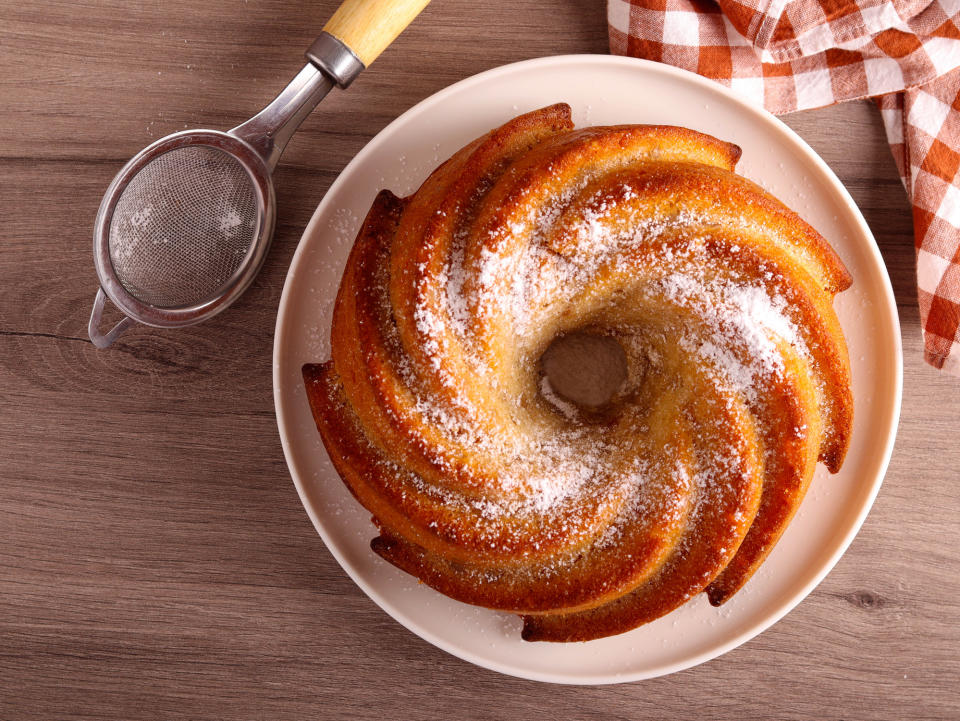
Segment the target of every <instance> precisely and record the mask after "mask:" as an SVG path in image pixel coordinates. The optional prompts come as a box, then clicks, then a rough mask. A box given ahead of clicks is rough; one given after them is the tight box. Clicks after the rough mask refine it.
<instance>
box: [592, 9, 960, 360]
mask: <svg viewBox="0 0 960 721" xmlns="http://www.w3.org/2000/svg"><path fill="white" fill-rule="evenodd" d="M607 9H608V19H609V24H610V50H611V52H613V53H616V54H619V55H632V56H634V57H641V58H646V59H649V60H657V61H660V62H665V63H669V64H671V65H676V66H678V67H681V68H684V69H686V70H691V71H693V72H695V73H699V74H700V75H704V76H706V77H708V78H712V79H713V80H716V81H718V82H721V83H723V84H724V85H726V86H728V87H730V88H731V89H733V90H734V91H735V92H737V93H738V94H740V95H741V96H743V97H745V98H746V99H747V100H749V101H751V102H754V103H757V104H759V105H762V106H764V107H766V108H767V109H768V110H770V111H771V112H773V113H789V112H792V111H795V110H806V109H809V108H817V107H822V106H825V105H832V104H834V103H840V102H843V101H845V100H853V99H856V98H866V97H873V98H874V99H875V100H876V102H877V105H878V106H879V107H880V112H881V114H882V115H883V121H884V125H885V126H886V129H887V139H888V140H889V142H890V148H891V150H892V151H893V155H894V158H895V159H896V162H897V167H898V168H899V170H900V177H901V178H902V179H903V183H904V186H905V187H906V189H907V193H908V194H909V196H910V201H911V203H912V205H913V220H914V232H915V245H916V250H917V285H918V295H919V302H920V319H921V322H922V325H923V335H924V346H925V358H926V360H927V362H928V363H930V364H931V365H933V366H935V367H937V368H942V369H943V370H945V371H949V372H951V373H955V374H960V175H958V170H960V70H958V68H960V0H934V2H930V1H929V0H789V1H788V0H717V1H716V2H714V0H608V5H607Z"/></svg>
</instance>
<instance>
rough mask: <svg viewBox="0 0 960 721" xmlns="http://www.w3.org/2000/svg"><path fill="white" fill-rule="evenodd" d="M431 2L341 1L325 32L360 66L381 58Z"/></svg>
mask: <svg viewBox="0 0 960 721" xmlns="http://www.w3.org/2000/svg"><path fill="white" fill-rule="evenodd" d="M429 2H430V0H343V4H342V5H340V7H338V8H337V10H336V12H334V13H333V16H332V17H331V18H330V20H329V22H327V24H326V25H324V26H323V29H324V31H326V32H328V33H330V34H331V35H333V36H334V37H336V38H338V39H340V40H342V41H343V42H344V44H346V46H347V47H348V48H350V49H351V50H352V51H353V54H354V55H356V56H357V57H358V58H360V60H361V61H362V62H363V64H364V65H365V66H367V67H370V64H371V63H372V62H373V61H374V60H376V59H377V58H378V57H380V53H382V52H383V51H384V50H385V49H386V47H387V46H388V45H390V43H392V42H393V41H394V39H396V37H397V36H398V35H399V34H400V33H402V32H403V30H404V28H406V27H407V25H409V24H410V23H411V22H413V19H414V18H415V17H417V15H419V14H420V13H421V12H422V11H423V8H424V7H426V5H427V3H429Z"/></svg>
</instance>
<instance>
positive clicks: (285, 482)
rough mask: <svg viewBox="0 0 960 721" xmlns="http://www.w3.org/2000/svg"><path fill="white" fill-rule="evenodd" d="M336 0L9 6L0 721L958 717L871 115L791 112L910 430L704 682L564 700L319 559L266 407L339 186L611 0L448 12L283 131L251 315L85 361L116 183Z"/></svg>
mask: <svg viewBox="0 0 960 721" xmlns="http://www.w3.org/2000/svg"><path fill="white" fill-rule="evenodd" d="M335 6H336V3H335V2H332V1H330V0H321V1H320V2H314V3H306V4H304V3H294V2H290V1H289V0H248V1H246V2H241V1H240V0H210V2H206V3H188V2H184V1H183V0H170V1H169V2H164V3H147V2H142V1H135V2H121V1H120V0H86V1H85V2H69V3H68V2H60V1H55V0H49V1H47V2H43V3H36V4H35V3H24V2H14V1H13V0H0V185H2V193H0V229H2V230H0V238H2V251H0V389H2V391H0V393H2V396H0V397H2V399H3V401H2V402H3V405H2V412H0V469H2V476H0V478H2V481H0V719H68V718H69V719H297V718H307V717H309V718H355V719H381V718H418V719H450V718H471V719H515V718H524V717H531V718H539V717H542V716H545V715H547V714H549V717H551V718H555V719H566V718H570V719H573V718H576V719H628V718H629V719H637V718H674V719H686V718H690V719H694V718H696V719H702V718H715V719H751V718H783V719H803V718H817V719H834V718H836V719H840V718H848V719H849V718H870V719H902V718H910V719H947V718H954V719H955V718H958V717H960V702H958V694H957V687H958V682H960V659H958V648H960V559H958V553H957V551H956V538H957V537H958V535H960V478H958V475H960V474H958V470H957V469H958V467H960V436H958V431H957V419H958V417H960V380H957V379H954V378H950V377H947V376H941V375H940V374H939V373H938V372H936V371H934V370H933V369H931V368H929V367H927V366H926V365H924V364H923V362H922V360H921V352H920V348H921V346H920V331H919V321H918V313H917V308H916V302H915V298H914V277H913V274H914V257H913V243H912V231H911V221H910V211H909V207H908V205H907V203H906V200H905V198H904V194H903V189H902V187H901V186H900V183H899V180H898V179H897V177H896V172H895V169H894V165H893V162H892V160H891V158H890V156H889V153H888V151H887V148H886V143H885V141H884V134H883V129H882V127H881V125H880V122H879V120H878V118H877V114H876V112H875V111H874V109H873V108H872V106H870V105H869V104H867V103H849V104H847V105H844V106H841V107H835V108H828V109H825V110H821V111H816V112H810V113H801V114H797V115H794V116H791V117H789V118H787V122H788V123H789V124H790V125H791V126H792V127H794V128H795V129H796V130H797V131H798V132H799V133H800V135H802V136H803V137H804V138H806V139H807V140H808V141H809V142H810V143H811V144H812V145H813V147H814V148H815V149H816V150H817V151H818V152H819V153H820V154H821V155H822V156H823V157H824V159H825V160H826V161H827V163H829V164H830V166H831V167H832V168H833V169H834V170H835V171H836V172H837V174H838V175H839V176H840V178H841V180H842V181H843V182H844V183H845V184H846V186H847V187H848V188H849V189H850V192H851V193H852V194H853V196H854V198H855V199H856V201H857V202H858V203H859V205H860V207H861V208H862V209H863V212H864V214H865V215H866V218H867V221H868V222H869V223H870V225H871V227H872V228H873V231H874V233H875V234H876V237H877V241H878V243H879V245H880V248H881V250H882V252H883V255H884V258H885V260H886V262H887V266H888V268H889V270H890V275H891V277H892V280H893V284H894V288H895V291H896V297H897V302H898V306H899V309H900V318H901V322H902V324H903V336H904V352H905V367H906V371H905V389H904V406H903V421H902V424H901V428H900V433H899V438H898V441H897V448H896V451H895V453H894V457H893V461H892V464H891V466H890V471H889V474H888V476H887V479H886V482H885V483H884V486H883V489H882V491H881V493H880V497H879V499H878V500H877V503H876V505H875V507H874V509H873V511H872V512H871V514H870V516H869V518H868V519H867V521H866V524H865V525H864V527H863V530H862V531H861V533H860V535H859V536H858V537H857V539H856V540H855V541H854V543H853V545H852V546H851V548H850V550H849V551H848V552H847V554H846V555H845V556H844V557H843V559H842V560H841V561H840V563H839V565H838V566H837V567H836V569H835V570H834V571H833V572H832V573H831V574H830V575H829V576H828V577H827V579H826V580H825V581H824V582H823V583H822V584H821V585H820V586H819V587H818V588H817V589H816V591H814V593H813V594H811V596H810V597H809V598H808V599H807V600H805V601H804V602H803V603H802V604H801V605H800V606H799V607H798V608H797V609H796V610H794V611H793V612H792V613H790V614H789V615H788V616H787V617H786V618H785V619H784V620H782V621H781V622H779V623H778V624H777V625H776V626H774V627H773V628H771V629H770V630H768V631H767V632H765V633H764V634H762V635H761V636H759V637H757V638H756V639H754V640H752V641H750V642H749V643H747V644H745V645H744V646H742V647H740V648H739V649H737V650H735V651H733V652H731V653H729V654H727V655H725V656H723V657H722V658H720V659H717V660H715V661H712V662H710V663H708V664H705V665H703V666H700V667H698V668H695V669H691V670H688V671H685V672H682V673H678V674H675V675H672V676H669V677H666V678H661V679H656V680H653V681H649V682H644V683H636V684H626V685H621V686H613V687H600V688H574V687H557V686H548V685H543V684H536V683H533V682H527V681H522V680H518V679H512V678H508V677H504V676H500V675H498V674H495V673H493V672H489V671H485V670H483V669H479V668H476V667H474V666H472V665H470V664H468V663H465V662H463V661H460V660H458V659H456V658H453V657H451V656H448V655H447V654H445V653H444V652H442V651H439V650H437V649H436V648H434V647H432V646H430V645H429V644H427V643H426V642H424V641H421V640H420V639H418V638H416V637H415V636H413V635H412V634H410V633H409V632H407V631H406V630H405V629H403V628H402V627H401V626H399V625H398V624H396V623H395V622H394V621H393V620H392V619H390V618H389V617H388V616H386V615H385V614H384V613H382V612H381V611H380V610H379V609H378V608H377V607H376V606H375V605H374V604H373V603H372V602H371V601H369V600H368V599H367V598H366V597H365V596H364V595H363V594H362V592H361V591H360V590H359V589H358V588H356V587H355V586H354V585H353V583H352V582H351V581H350V580H349V579H348V578H347V576H346V575H345V574H344V573H343V572H342V571H341V570H340V568H339V566H338V565H337V564H336V562H335V561H334V559H333V558H332V557H331V556H330V554H329V553H328V552H327V551H326V549H325V548H324V546H323V544H322V542H321V540H320V538H319V537H318V536H317V535H316V533H315V532H314V530H313V528H312V526H311V525H310V522H309V520H308V518H307V516H306V514H305V513H304V512H303V509H302V508H301V506H300V503H299V501H298V499H297V496H296V493H295V492H294V490H293V487H292V484H291V482H290V478H289V475H288V473H287V470H286V466H285V464H284V461H283V455H282V452H281V448H280V442H279V439H278V437H277V431H276V423H275V420H274V415H273V404H272V398H271V344H272V336H273V325H274V321H275V314H276V308H277V302H278V300H279V295H280V289H281V287H282V283H283V278H284V272H285V270H286V268H287V266H288V264H289V261H290V258H291V256H292V254H293V251H294V249H295V247H296V244H297V240H298V238H299V236H300V233H301V231H302V229H303V227H304V225H305V224H306V222H307V220H308V218H309V217H310V214H311V213H312V211H313V209H314V208H315V207H316V204H317V203H318V202H319V200H320V199H321V198H322V197H323V194H324V192H325V190H326V188H327V187H328V186H329V184H330V183H331V182H332V181H333V179H334V178H335V177H336V175H337V173H339V172H340V170H341V169H342V168H343V166H344V165H345V164H346V163H347V162H348V161H349V159H350V158H351V157H353V155H354V154H356V153H357V152H358V151H359V150H360V148H361V147H363V145H364V144H365V143H366V142H367V141H368V140H369V139H370V138H371V137H373V135H374V134H376V133H377V132H378V131H379V130H380V129H381V128H383V127H384V126H385V125H386V124H387V123H388V122H389V121H390V120H392V119H393V118H394V117H396V116H397V115H398V114H399V113H400V112H402V111H403V110H405V109H407V108H408V107H410V106H411V105H413V104H414V103H416V102H417V101H419V100H421V99H423V98H425V97H427V96H428V95H430V94H432V93H433V92H435V91H437V90H439V89H441V88H442V87H444V86H446V85H448V84H450V83H452V82H454V81H457V80H460V79H462V78H464V77H467V76H469V75H472V74H474V73H477V72H480V71H482V70H486V69H488V68H492V67H495V66H498V65H501V64H504V63H507V62H512V61H516V60H522V59H526V58H532V57H538V56H543V55H551V54H557V53H567V52H570V53H575V52H597V53H599V52H605V50H606V26H605V20H604V8H603V3H601V2H599V1H598V0H550V1H549V2H546V1H544V0H510V1H509V2H508V1H507V0H443V1H442V2H439V1H438V2H434V3H432V4H431V5H430V6H429V7H427V9H426V10H425V11H424V13H423V15H422V16H421V17H420V18H419V19H418V20H417V21H416V22H415V23H413V24H412V25H411V26H410V28H408V30H407V31H406V32H404V33H403V34H402V35H401V36H400V38H399V39H398V40H397V41H396V42H395V43H394V44H393V45H391V46H390V47H389V48H388V49H387V50H386V51H385V53H384V54H383V56H382V57H381V58H380V60H379V61H378V62H377V63H376V64H375V65H374V67H373V68H371V69H370V70H369V71H367V72H366V73H365V74H364V75H363V76H361V78H360V80H358V81H357V82H356V83H355V84H354V85H353V86H352V87H351V88H350V90H349V91H348V92H345V93H340V92H337V93H334V94H332V95H331V96H330V97H329V98H327V99H326V100H325V101H324V102H323V104H322V105H321V106H320V108H318V110H317V111H316V112H315V113H314V114H313V115H312V116H311V117H310V118H309V119H308V120H307V122H306V123H305V124H304V127H303V128H302V130H301V131H300V132H299V133H298V134H297V136H296V137H295V138H294V139H293V141H292V142H291V144H290V146H289V148H288V149H287V152H286V154H285V155H284V159H283V162H282V164H281V166H280V168H279V170H278V174H277V186H278V197H279V207H278V218H279V227H278V232H277V235H276V238H275V243H274V248H273V250H272V252H271V255H270V257H269V258H268V260H267V264H266V267H265V269H264V271H263V272H262V273H261V275H260V276H259V278H258V279H257V281H256V283H255V285H254V286H253V287H252V289H251V290H250V291H249V292H248V293H247V294H246V295H245V296H244V297H243V298H242V299H241V300H240V301H239V303H238V304H237V305H236V306H234V307H233V308H231V309H230V310H229V311H228V312H226V313H224V314H223V315H222V316H219V317H218V318H216V319H214V320H213V321H211V322H209V323H207V324H206V325H202V326H199V327H196V328H191V329H185V330H178V331H159V330H150V329H136V330H132V331H130V332H128V333H127V334H126V335H124V336H123V337H122V338H121V340H120V341H119V342H118V344H117V345H116V347H115V348H113V349H111V350H110V351H108V352H100V351H97V350H95V349H94V348H93V346H92V345H91V344H90V343H89V342H88V340H87V339H86V322H87V316H88V313H89V309H90V303H91V302H92V300H93V295H94V291H95V289H96V278H95V275H94V271H93V266H92V258H91V252H90V251H91V242H90V237H91V227H92V222H93V218H94V214H95V212H96V208H97V205H98V203H99V201H100V197H101V194H102V192H103V190H104V188H105V187H106V185H107V183H108V181H109V180H110V178H111V177H112V175H113V174H114V173H115V172H116V171H117V170H118V169H119V167H120V165H121V164H122V162H123V161H125V160H126V159H127V158H128V157H130V156H131V155H132V154H133V153H135V152H136V151H137V150H139V149H140V148H141V147H143V146H144V145H145V144H147V143H148V142H149V141H151V140H153V139H155V138H157V137H160V136H162V135H165V134H167V133H169V132H171V131H174V130H177V129H181V128H184V127H187V126H190V127H195V126H207V127H213V128H228V127H231V126H233V125H235V124H237V123H238V122H240V121H242V120H243V119H245V118H247V117H248V116H249V114H250V113H251V112H253V111H255V110H256V109H258V108H259V107H260V106H261V105H262V104H263V103H265V102H266V101H268V100H269V99H270V98H271V97H272V95H273V93H274V92H276V91H277V90H279V89H280V88H281V87H283V85H284V84H285V83H286V82H287V80H288V79H289V78H290V77H292V75H293V74H294V73H295V72H296V70H297V69H298V68H299V67H300V65H301V62H302V55H301V54H302V51H303V49H305V48H306V47H307V46H308V45H309V43H310V42H311V40H312V39H313V36H314V34H315V32H316V30H317V29H319V28H320V27H322V26H323V24H324V22H325V21H326V19H327V18H329V16H330V15H331V13H332V12H333V10H334V9H335Z"/></svg>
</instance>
